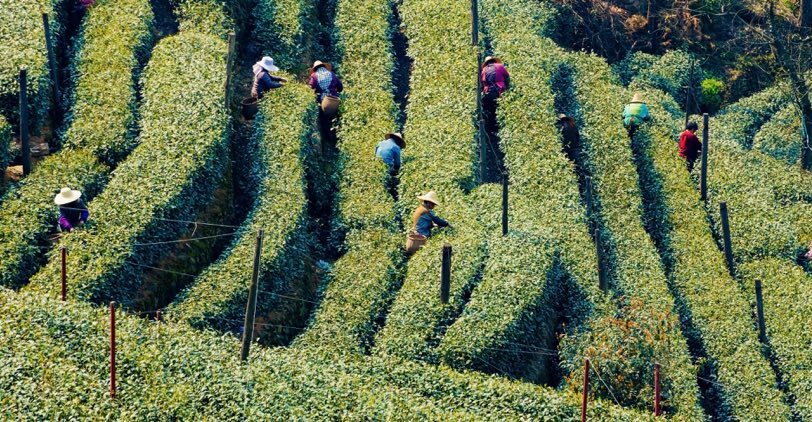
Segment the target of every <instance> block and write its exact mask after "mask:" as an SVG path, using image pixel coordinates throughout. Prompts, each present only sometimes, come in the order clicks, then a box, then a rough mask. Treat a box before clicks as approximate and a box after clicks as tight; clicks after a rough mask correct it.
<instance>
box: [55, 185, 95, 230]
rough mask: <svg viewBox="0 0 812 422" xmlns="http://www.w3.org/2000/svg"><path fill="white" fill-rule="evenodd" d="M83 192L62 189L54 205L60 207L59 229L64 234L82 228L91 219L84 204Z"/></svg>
mask: <svg viewBox="0 0 812 422" xmlns="http://www.w3.org/2000/svg"><path fill="white" fill-rule="evenodd" d="M81 198H82V192H79V191H78V190H73V189H71V188H62V190H60V191H59V193H58V194H56V197H54V203H55V204H56V205H58V206H59V228H60V229H61V230H62V231H64V232H72V231H73V229H74V228H76V227H79V226H82V225H83V224H85V223H86V222H87V219H88V217H90V212H89V211H88V210H87V207H86V206H85V204H84V202H82V199H81Z"/></svg>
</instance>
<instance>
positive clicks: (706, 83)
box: [699, 77, 725, 114]
mask: <svg viewBox="0 0 812 422" xmlns="http://www.w3.org/2000/svg"><path fill="white" fill-rule="evenodd" d="M700 88H701V91H700V95H699V98H701V99H702V107H703V108H704V109H705V111H706V112H708V113H710V114H713V113H716V112H717V111H719V108H721V107H722V100H723V98H724V93H725V83H724V82H722V80H721V79H718V78H714V77H710V78H705V79H703V80H702V85H701V87H700Z"/></svg>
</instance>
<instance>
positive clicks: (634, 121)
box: [623, 92, 651, 138]
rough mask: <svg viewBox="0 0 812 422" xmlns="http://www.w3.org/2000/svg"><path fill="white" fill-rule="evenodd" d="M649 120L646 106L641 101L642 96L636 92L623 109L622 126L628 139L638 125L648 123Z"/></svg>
mask: <svg viewBox="0 0 812 422" xmlns="http://www.w3.org/2000/svg"><path fill="white" fill-rule="evenodd" d="M650 118H651V116H650V115H649V113H648V106H647V105H646V103H645V101H643V94H641V93H639V92H636V93H635V94H634V96H633V97H632V101H631V102H630V103H629V104H626V107H624V108H623V126H624V127H625V128H626V130H627V131H628V133H629V138H631V137H633V136H634V133H635V132H637V129H638V128H639V127H640V125H642V124H643V123H644V122H647V121H649V119H650Z"/></svg>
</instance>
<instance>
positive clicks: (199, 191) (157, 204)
mask: <svg viewBox="0 0 812 422" xmlns="http://www.w3.org/2000/svg"><path fill="white" fill-rule="evenodd" d="M226 54H227V46H226V43H225V42H223V41H222V40H220V39H217V38H214V37H212V36H210V35H205V34H197V33H192V32H189V33H181V34H179V35H176V36H172V37H168V38H165V39H163V40H162V41H161V42H160V43H159V44H158V46H156V47H155V50H154V51H153V54H152V58H151V60H150V63H149V65H148V66H147V68H146V70H145V71H144V82H143V84H144V88H143V98H144V100H143V105H142V107H141V110H140V114H141V123H140V124H141V135H140V143H139V146H138V147H136V149H135V150H134V151H133V152H132V153H131V154H130V155H129V156H128V157H127V159H126V160H125V161H124V162H123V163H122V164H121V165H120V166H119V167H118V168H117V169H116V171H115V172H114V175H113V178H112V179H111V180H110V183H108V185H107V188H106V189H105V191H104V192H103V193H102V194H100V195H99V196H98V197H97V198H95V199H94V200H93V201H92V202H90V204H88V206H89V208H90V214H91V215H92V216H93V223H92V224H91V225H89V226H88V227H87V228H85V229H84V230H81V231H78V232H73V233H70V234H68V235H66V236H63V237H62V239H61V241H60V245H61V246H65V247H66V248H67V249H68V250H69V251H70V255H71V257H70V261H71V267H72V276H71V281H72V288H71V290H70V292H71V296H72V297H76V298H80V299H83V300H92V301H102V300H105V299H107V298H117V299H125V298H126V297H127V295H128V294H129V293H132V289H133V287H135V286H136V285H137V284H138V283H139V280H140V274H142V272H143V270H142V267H139V266H138V265H149V264H150V263H151V262H153V261H154V260H155V259H156V258H158V257H159V256H160V255H161V254H162V253H163V252H164V251H166V250H167V248H168V245H169V244H167V243H163V242H167V241H173V240H175V239H178V237H179V235H180V234H181V232H182V230H183V229H185V226H183V225H181V224H177V223H173V222H167V221H164V220H163V219H174V220H190V219H192V218H193V217H194V215H195V213H196V212H197V211H198V210H199V209H201V207H203V206H205V205H206V204H208V202H209V199H210V198H211V197H212V194H213V191H214V188H215V186H217V184H218V181H219V180H221V178H222V174H223V170H224V167H225V161H226V160H225V157H227V156H228V154H227V147H228V135H229V117H228V114H227V113H226V110H225V109H224V108H223V96H224V91H223V86H224V83H225V71H224V69H225V67H226V66H225V61H226ZM189 68H194V69H197V72H196V89H194V90H189V89H188V81H189V79H188V75H187V70H188V69H189ZM134 264H137V265H134ZM59 266H60V263H59V258H58V256H54V257H52V259H51V260H50V262H49V264H48V265H47V266H46V267H45V268H44V269H43V270H41V271H40V273H39V274H38V275H36V276H35V277H34V278H33V279H32V287H33V288H34V289H35V290H37V291H48V292H56V290H58V288H57V286H56V284H57V283H55V281H56V280H57V279H58V274H59Z"/></svg>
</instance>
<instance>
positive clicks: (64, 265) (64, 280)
mask: <svg viewBox="0 0 812 422" xmlns="http://www.w3.org/2000/svg"><path fill="white" fill-rule="evenodd" d="M59 249H60V254H61V255H62V301H63V302H64V301H66V300H67V297H68V264H67V261H68V251H67V249H65V247H64V246H62V247H61V248H59Z"/></svg>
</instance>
